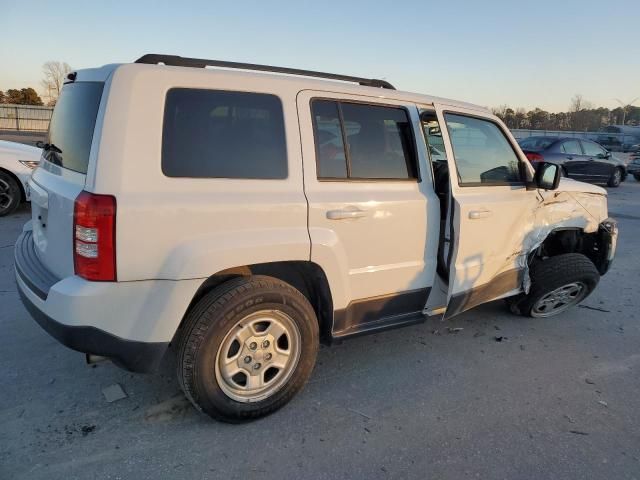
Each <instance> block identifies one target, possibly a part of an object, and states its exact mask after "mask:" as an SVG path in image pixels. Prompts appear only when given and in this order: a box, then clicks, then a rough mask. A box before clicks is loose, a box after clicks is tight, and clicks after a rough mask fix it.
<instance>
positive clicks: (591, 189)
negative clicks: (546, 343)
mask: <svg viewBox="0 0 640 480" xmlns="http://www.w3.org/2000/svg"><path fill="white" fill-rule="evenodd" d="M556 191H557V192H571V193H573V192H576V193H595V194H598V195H604V196H606V195H607V191H606V190H605V189H604V188H602V187H599V186H597V185H592V184H591V183H585V182H579V181H577V180H573V179H572V178H561V179H560V185H559V186H558V189H557V190H556Z"/></svg>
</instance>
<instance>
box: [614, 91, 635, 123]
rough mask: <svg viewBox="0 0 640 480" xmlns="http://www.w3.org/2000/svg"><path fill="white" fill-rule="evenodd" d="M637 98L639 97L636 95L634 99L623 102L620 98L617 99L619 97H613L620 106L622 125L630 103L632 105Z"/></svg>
mask: <svg viewBox="0 0 640 480" xmlns="http://www.w3.org/2000/svg"><path fill="white" fill-rule="evenodd" d="M638 98H640V97H636V98H634V99H633V100H631V101H630V102H629V103H624V102H623V101H622V100H619V99H617V98H614V100H615V101H616V102H618V103H619V104H620V106H621V107H622V125H625V123H624V122H625V120H626V119H627V109H628V108H629V107H630V106H631V105H633V104H634V103H635V102H636V100H638Z"/></svg>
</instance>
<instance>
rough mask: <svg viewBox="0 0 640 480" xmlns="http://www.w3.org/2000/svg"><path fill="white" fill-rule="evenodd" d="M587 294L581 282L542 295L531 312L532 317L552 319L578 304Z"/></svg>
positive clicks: (585, 287) (584, 285)
mask: <svg viewBox="0 0 640 480" xmlns="http://www.w3.org/2000/svg"><path fill="white" fill-rule="evenodd" d="M586 294H587V286H586V284H585V283H583V282H572V283H568V284H566V285H563V286H561V287H558V288H556V289H555V290H553V291H551V292H549V293H547V294H546V295H544V296H543V297H542V298H540V300H538V301H537V302H536V303H535V305H534V306H533V308H532V310H531V315H532V316H533V317H552V316H554V315H557V314H559V313H562V312H564V311H565V310H568V309H569V308H571V307H573V306H574V305H576V304H577V303H580V302H581V301H582V299H584V297H585V296H586Z"/></svg>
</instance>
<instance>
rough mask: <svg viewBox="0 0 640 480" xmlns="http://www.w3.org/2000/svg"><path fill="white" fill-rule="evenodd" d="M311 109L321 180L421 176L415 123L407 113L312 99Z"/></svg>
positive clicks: (409, 177) (395, 109) (384, 107)
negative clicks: (418, 171) (414, 137)
mask: <svg viewBox="0 0 640 480" xmlns="http://www.w3.org/2000/svg"><path fill="white" fill-rule="evenodd" d="M311 110H312V115H313V128H314V138H315V142H316V156H317V169H318V178H322V179H328V180H330V179H336V178H350V179H368V180H374V179H379V180H385V179H388V180H392V179H399V180H405V179H414V178H417V177H418V174H417V161H416V150H415V142H414V140H413V134H412V131H411V128H412V127H411V122H410V121H409V115H408V114H407V111H406V110H405V109H404V108H396V107H387V106H379V105H365V104H360V103H349V102H337V101H333V100H314V101H313V103H312V105H311ZM345 140H346V148H345Z"/></svg>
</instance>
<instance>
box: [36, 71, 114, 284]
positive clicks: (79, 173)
mask: <svg viewBox="0 0 640 480" xmlns="http://www.w3.org/2000/svg"><path fill="white" fill-rule="evenodd" d="M103 89H104V83H103V82H98V81H76V82H73V83H69V84H66V85H65V86H64V87H63V89H62V92H61V94H60V98H59V99H58V102H57V103H56V107H55V109H54V112H53V116H52V118H51V123H50V125H49V132H48V137H47V145H45V149H44V150H43V154H42V159H43V161H41V162H40V165H39V166H38V168H36V170H35V171H34V173H33V176H32V178H31V180H30V183H29V187H30V191H31V212H32V213H31V215H32V228H33V240H34V243H35V248H36V254H37V255H38V257H39V258H40V260H41V261H42V263H43V264H44V265H45V266H46V267H47V269H48V270H49V271H51V272H52V273H53V274H54V275H56V276H57V277H58V278H64V277H66V276H69V275H73V273H74V267H73V207H74V202H75V199H76V197H77V196H78V194H79V193H80V192H81V191H82V190H83V188H84V186H85V180H86V176H87V170H88V168H89V156H90V152H91V145H92V142H93V132H94V128H95V124H96V118H97V116H98V109H99V106H100V102H101V98H102V92H103Z"/></svg>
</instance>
